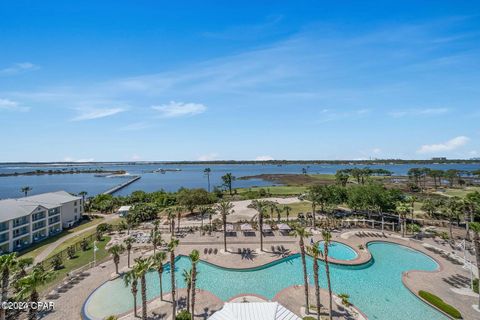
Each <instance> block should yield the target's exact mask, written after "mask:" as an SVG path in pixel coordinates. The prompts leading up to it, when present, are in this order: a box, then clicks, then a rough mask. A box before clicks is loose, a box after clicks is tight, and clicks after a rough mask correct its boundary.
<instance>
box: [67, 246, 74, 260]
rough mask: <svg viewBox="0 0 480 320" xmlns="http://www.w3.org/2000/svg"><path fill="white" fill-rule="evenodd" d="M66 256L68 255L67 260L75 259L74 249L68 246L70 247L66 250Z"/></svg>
mask: <svg viewBox="0 0 480 320" xmlns="http://www.w3.org/2000/svg"><path fill="white" fill-rule="evenodd" d="M67 255H68V258H69V259H73V258H75V247H74V246H70V247H68V248H67Z"/></svg>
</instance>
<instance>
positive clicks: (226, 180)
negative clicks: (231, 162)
mask: <svg viewBox="0 0 480 320" xmlns="http://www.w3.org/2000/svg"><path fill="white" fill-rule="evenodd" d="M235 179H236V178H235V177H234V176H233V175H232V174H231V173H230V172H229V173H226V174H225V175H224V176H222V181H223V185H224V186H225V187H226V188H227V189H228V192H229V193H230V195H232V184H233V181H235Z"/></svg>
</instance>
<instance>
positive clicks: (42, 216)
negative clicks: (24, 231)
mask: <svg viewBox="0 0 480 320" xmlns="http://www.w3.org/2000/svg"><path fill="white" fill-rule="evenodd" d="M45 216H46V214H45V211H43V212H37V213H34V214H33V215H32V221H38V220H42V219H45Z"/></svg>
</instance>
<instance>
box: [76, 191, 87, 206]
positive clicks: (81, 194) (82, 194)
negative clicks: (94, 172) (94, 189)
mask: <svg viewBox="0 0 480 320" xmlns="http://www.w3.org/2000/svg"><path fill="white" fill-rule="evenodd" d="M87 194H88V192H87V191H80V192H79V193H78V195H79V196H80V197H82V204H83V205H85V198H86V197H87Z"/></svg>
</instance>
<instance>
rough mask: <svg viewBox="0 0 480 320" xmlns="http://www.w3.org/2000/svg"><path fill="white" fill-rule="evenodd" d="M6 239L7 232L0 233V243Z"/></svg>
mask: <svg viewBox="0 0 480 320" xmlns="http://www.w3.org/2000/svg"><path fill="white" fill-rule="evenodd" d="M5 241H8V233H4V234H0V243H3V242H5Z"/></svg>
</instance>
